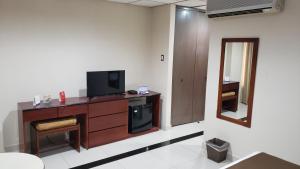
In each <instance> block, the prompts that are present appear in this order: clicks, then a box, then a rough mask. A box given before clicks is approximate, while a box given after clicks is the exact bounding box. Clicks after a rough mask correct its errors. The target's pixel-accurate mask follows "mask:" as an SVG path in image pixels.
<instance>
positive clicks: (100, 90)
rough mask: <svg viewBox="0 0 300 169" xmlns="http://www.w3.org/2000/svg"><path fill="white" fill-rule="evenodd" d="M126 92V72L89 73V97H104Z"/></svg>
mask: <svg viewBox="0 0 300 169" xmlns="http://www.w3.org/2000/svg"><path fill="white" fill-rule="evenodd" d="M124 92H125V70H118V71H99V72H87V96H88V97H95V96H104V95H113V94H122V93H124Z"/></svg>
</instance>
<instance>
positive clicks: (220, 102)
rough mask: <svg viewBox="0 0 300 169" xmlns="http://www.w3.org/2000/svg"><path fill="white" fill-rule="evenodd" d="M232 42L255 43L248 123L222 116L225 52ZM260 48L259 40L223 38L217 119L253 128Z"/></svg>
mask: <svg viewBox="0 0 300 169" xmlns="http://www.w3.org/2000/svg"><path fill="white" fill-rule="evenodd" d="M232 42H233V43H234V42H237V43H239V42H240V43H244V42H249V43H253V56H252V65H251V76H250V89H249V97H248V107H247V122H243V121H241V120H238V119H234V118H230V117H226V116H223V115H222V88H223V74H224V60H225V50H226V43H232ZM258 46H259V38H223V39H222V49H221V63H220V77H219V91H218V108H217V118H219V119H223V120H226V121H229V122H232V123H235V124H239V125H242V126H245V127H248V128H251V121H252V108H253V96H254V86H255V76H256V65H257V55H258Z"/></svg>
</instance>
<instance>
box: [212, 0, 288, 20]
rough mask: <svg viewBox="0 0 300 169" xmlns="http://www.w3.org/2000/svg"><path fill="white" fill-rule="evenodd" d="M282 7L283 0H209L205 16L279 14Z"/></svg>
mask: <svg viewBox="0 0 300 169" xmlns="http://www.w3.org/2000/svg"><path fill="white" fill-rule="evenodd" d="M283 6H284V0H209V1H207V14H208V17H209V18H216V17H225V16H234V15H245V14H253V13H267V12H279V11H281V10H282V9H283Z"/></svg>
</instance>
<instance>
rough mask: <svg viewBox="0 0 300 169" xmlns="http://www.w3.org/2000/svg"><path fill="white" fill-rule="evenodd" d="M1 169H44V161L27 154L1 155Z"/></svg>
mask: <svg viewBox="0 0 300 169" xmlns="http://www.w3.org/2000/svg"><path fill="white" fill-rule="evenodd" d="M0 159H1V164H0V166H1V168H7V169H44V168H45V167H44V163H43V161H42V160H41V159H40V158H38V157H37V156H34V155H31V154H25V153H0Z"/></svg>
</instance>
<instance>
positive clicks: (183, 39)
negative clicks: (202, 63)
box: [171, 8, 198, 126]
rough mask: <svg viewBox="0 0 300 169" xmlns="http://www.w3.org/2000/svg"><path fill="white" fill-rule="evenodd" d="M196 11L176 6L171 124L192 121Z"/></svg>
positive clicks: (196, 26)
mask: <svg viewBox="0 0 300 169" xmlns="http://www.w3.org/2000/svg"><path fill="white" fill-rule="evenodd" d="M197 15H198V14H197V12H195V11H192V10H183V9H181V8H177V10H176V23H175V41H174V61H173V82H172V114H171V124H172V126H175V125H180V124H185V123H190V122H192V121H193V90H194V89H193V85H194V71H195V70H194V69H195V60H196V42H197V36H196V35H197V28H198V25H197V24H198V22H195V21H196V18H197Z"/></svg>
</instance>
